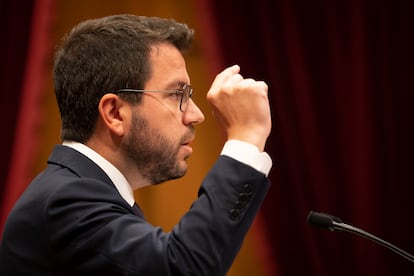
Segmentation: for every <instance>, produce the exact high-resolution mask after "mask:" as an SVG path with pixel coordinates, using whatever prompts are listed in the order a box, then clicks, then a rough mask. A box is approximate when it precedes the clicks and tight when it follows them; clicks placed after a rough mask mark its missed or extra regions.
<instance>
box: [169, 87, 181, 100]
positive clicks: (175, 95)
mask: <svg viewBox="0 0 414 276" xmlns="http://www.w3.org/2000/svg"><path fill="white" fill-rule="evenodd" d="M182 94H183V91H181V90H178V89H177V90H175V92H172V93H171V94H170V96H171V97H175V99H176V100H177V101H179V100H180V99H181V95H182Z"/></svg>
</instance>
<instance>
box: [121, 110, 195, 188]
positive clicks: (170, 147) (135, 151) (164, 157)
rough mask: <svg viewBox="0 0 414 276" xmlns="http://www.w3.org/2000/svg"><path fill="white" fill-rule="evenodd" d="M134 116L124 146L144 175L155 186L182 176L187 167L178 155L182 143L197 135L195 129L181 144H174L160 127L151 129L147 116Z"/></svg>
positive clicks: (124, 149)
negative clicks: (160, 130)
mask: <svg viewBox="0 0 414 276" xmlns="http://www.w3.org/2000/svg"><path fill="white" fill-rule="evenodd" d="M132 119H133V121H132V126H131V132H130V133H129V137H127V140H126V143H125V144H123V145H122V149H123V151H125V153H126V154H127V156H128V158H129V159H130V160H131V161H132V162H134V163H135V166H136V168H137V169H138V170H139V173H140V174H141V176H142V177H143V178H144V179H145V180H147V181H149V182H150V183H151V184H153V185H156V184H160V183H163V182H165V181H167V180H171V179H176V178H180V177H182V176H183V175H184V174H185V173H186V172H187V167H186V166H185V167H183V166H180V165H179V162H178V160H177V156H178V152H179V150H180V147H181V144H182V143H183V142H184V141H185V139H188V137H189V136H190V135H193V132H194V130H193V128H190V131H189V133H188V134H187V135H185V137H183V138H182V140H181V141H179V144H174V143H173V142H171V141H170V140H168V139H167V138H166V137H164V136H162V135H161V134H160V133H159V131H157V130H156V129H151V128H150V127H149V124H148V122H147V121H146V120H145V119H143V118H140V117H138V116H137V115H135V114H134V115H133V118H132Z"/></svg>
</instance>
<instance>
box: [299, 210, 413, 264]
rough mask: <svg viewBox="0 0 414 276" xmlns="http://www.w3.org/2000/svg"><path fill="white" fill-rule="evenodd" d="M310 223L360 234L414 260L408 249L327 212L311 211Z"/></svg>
mask: <svg viewBox="0 0 414 276" xmlns="http://www.w3.org/2000/svg"><path fill="white" fill-rule="evenodd" d="M307 221H308V224H310V225H312V226H315V227H319V228H324V229H329V230H331V231H335V230H339V231H346V232H350V233H353V234H356V235H359V236H361V237H364V238H367V239H369V240H371V241H373V242H375V243H378V244H380V245H382V246H384V247H386V248H388V249H390V250H391V251H394V252H395V253H397V254H399V255H400V256H402V257H404V258H406V259H407V260H409V261H411V262H414V256H413V255H411V254H409V253H407V252H406V251H404V250H402V249H400V248H398V247H397V246H395V245H393V244H391V243H389V242H387V241H385V240H383V239H380V238H378V237H377V236H375V235H372V234H370V233H368V232H366V231H364V230H362V229H359V228H357V227H355V226H352V225H349V224H346V223H343V222H342V220H341V219H339V218H337V217H334V216H331V215H329V214H326V213H318V212H314V211H310V212H309V214H308V218H307Z"/></svg>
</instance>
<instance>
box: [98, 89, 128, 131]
mask: <svg viewBox="0 0 414 276" xmlns="http://www.w3.org/2000/svg"><path fill="white" fill-rule="evenodd" d="M98 110H99V115H100V118H101V120H102V122H103V124H104V125H105V126H106V127H107V129H108V130H109V131H111V132H112V133H113V134H115V135H116V136H120V137H122V136H124V134H125V131H126V126H127V121H126V120H127V119H128V118H129V117H128V114H129V112H130V109H129V106H128V105H127V104H126V103H125V102H124V101H122V100H121V99H120V98H119V97H118V96H117V95H115V94H111V93H109V94H105V95H104V96H103V97H102V98H101V100H100V101H99V106H98Z"/></svg>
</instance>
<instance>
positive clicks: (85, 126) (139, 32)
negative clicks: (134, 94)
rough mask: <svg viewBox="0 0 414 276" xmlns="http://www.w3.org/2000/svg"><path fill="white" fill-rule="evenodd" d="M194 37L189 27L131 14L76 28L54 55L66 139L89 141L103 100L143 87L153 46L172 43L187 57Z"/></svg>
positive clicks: (149, 67) (55, 76) (148, 72)
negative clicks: (122, 89)
mask: <svg viewBox="0 0 414 276" xmlns="http://www.w3.org/2000/svg"><path fill="white" fill-rule="evenodd" d="M193 34H194V31H193V30H192V29H190V28H188V27H187V25H185V24H182V23H178V22H176V21H175V20H173V19H164V18H158V17H145V16H136V15H127V14H125V15H113V16H107V17H103V18H98V19H91V20H87V21H84V22H82V23H80V24H78V25H77V26H75V27H74V28H73V29H72V30H71V31H70V33H69V34H67V35H66V36H65V37H64V38H63V40H62V43H61V45H60V47H59V48H58V49H57V51H56V55H55V64H54V85H55V94H56V98H57V102H58V106H59V111H60V115H61V119H62V133H61V138H62V139H63V140H72V141H78V142H85V141H87V140H88V139H89V138H90V136H91V135H92V133H93V131H94V129H95V125H96V121H97V118H98V104H99V100H100V99H101V97H102V96H103V95H104V94H106V93H108V92H114V91H116V90H118V89H121V88H134V89H142V88H143V87H144V84H145V82H146V81H147V80H148V79H149V78H150V75H151V64H150V62H149V52H150V49H151V46H153V45H156V44H159V43H162V42H167V43H171V44H172V45H174V46H175V47H176V48H177V49H178V50H180V51H181V52H183V51H184V50H187V49H188V48H189V47H190V44H191V42H192V39H193ZM139 101H140V98H139V99H138V102H139Z"/></svg>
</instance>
